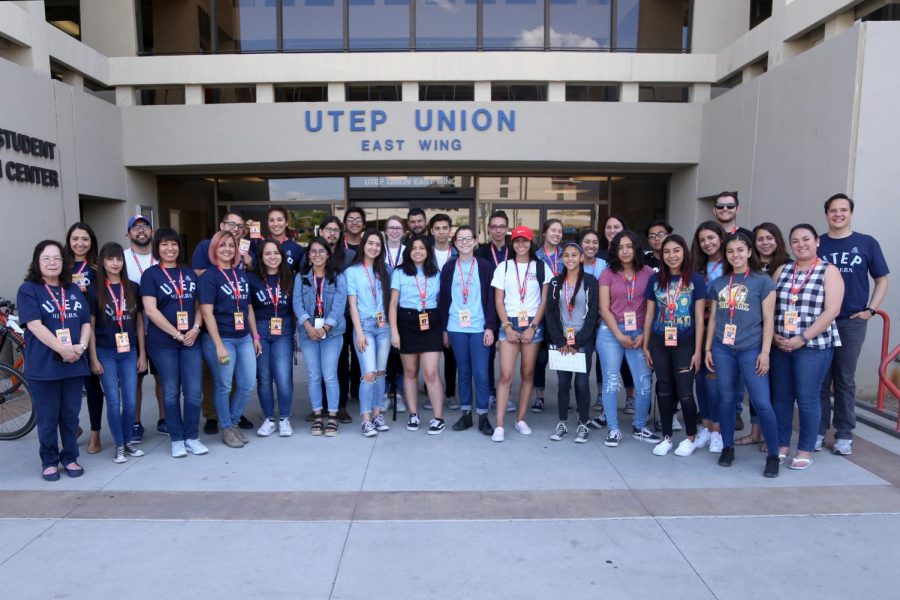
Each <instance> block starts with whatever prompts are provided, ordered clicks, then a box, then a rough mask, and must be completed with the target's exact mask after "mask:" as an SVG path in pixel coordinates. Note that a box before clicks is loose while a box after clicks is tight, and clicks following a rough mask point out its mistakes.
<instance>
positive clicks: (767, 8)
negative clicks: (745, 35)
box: [750, 0, 772, 29]
mask: <svg viewBox="0 0 900 600" xmlns="http://www.w3.org/2000/svg"><path fill="white" fill-rule="evenodd" d="M771 16H772V0H750V29H753V28H754V27H756V26H757V25H759V24H760V23H762V22H763V21H765V20H766V19H768V18H769V17H771Z"/></svg>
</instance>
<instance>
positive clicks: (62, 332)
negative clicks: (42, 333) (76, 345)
mask: <svg viewBox="0 0 900 600" xmlns="http://www.w3.org/2000/svg"><path fill="white" fill-rule="evenodd" d="M56 339H58V340H59V343H60V344H62V345H63V346H71V345H72V332H70V331H69V329H68V327H67V328H65V329H57V330H56Z"/></svg>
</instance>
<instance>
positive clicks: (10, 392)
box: [0, 364, 34, 440]
mask: <svg viewBox="0 0 900 600" xmlns="http://www.w3.org/2000/svg"><path fill="white" fill-rule="evenodd" d="M32 429H34V403H33V400H32V397H31V390H30V389H29V388H28V382H27V381H26V380H25V376H24V375H23V374H22V372H21V371H17V370H16V369H13V368H12V367H10V366H7V365H4V364H0V440H17V439H19V438H20V437H24V436H25V435H27V434H28V432H29V431H31V430H32Z"/></svg>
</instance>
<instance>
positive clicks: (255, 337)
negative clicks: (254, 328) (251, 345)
mask: <svg viewBox="0 0 900 600" xmlns="http://www.w3.org/2000/svg"><path fill="white" fill-rule="evenodd" d="M253 339H254V341H257V342H258V341H259V340H261V339H262V338H261V337H260V336H259V334H258V333H257V334H255V335H254V336H253Z"/></svg>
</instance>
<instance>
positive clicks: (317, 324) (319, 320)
mask: <svg viewBox="0 0 900 600" xmlns="http://www.w3.org/2000/svg"><path fill="white" fill-rule="evenodd" d="M324 327H325V318H324V317H316V318H315V319H313V329H322V328H324Z"/></svg>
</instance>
